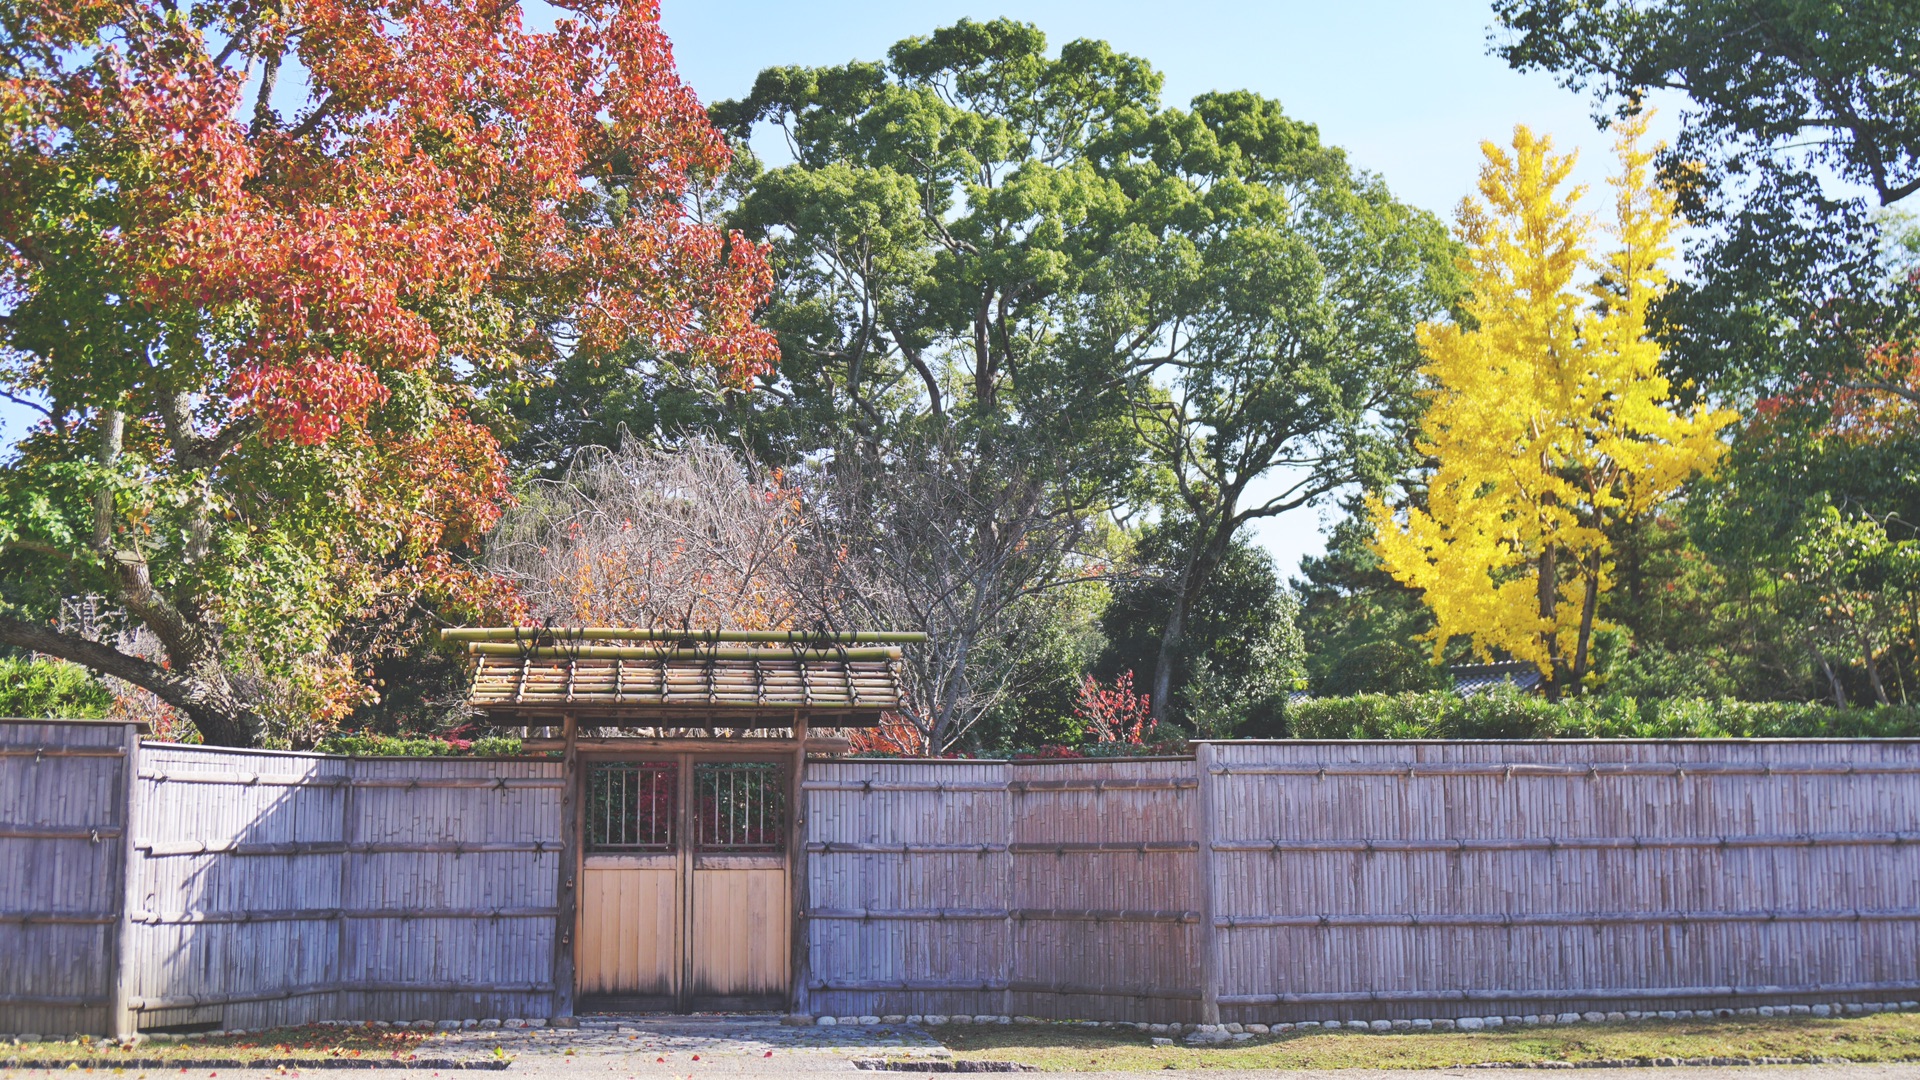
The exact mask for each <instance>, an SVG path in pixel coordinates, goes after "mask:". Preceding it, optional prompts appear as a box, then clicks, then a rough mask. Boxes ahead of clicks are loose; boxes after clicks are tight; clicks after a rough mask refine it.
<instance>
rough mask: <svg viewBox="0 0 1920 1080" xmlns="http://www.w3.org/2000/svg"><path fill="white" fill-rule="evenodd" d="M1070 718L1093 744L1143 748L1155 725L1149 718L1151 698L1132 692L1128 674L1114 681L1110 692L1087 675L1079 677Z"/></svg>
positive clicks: (1131, 678)
mask: <svg viewBox="0 0 1920 1080" xmlns="http://www.w3.org/2000/svg"><path fill="white" fill-rule="evenodd" d="M1073 715H1075V716H1077V717H1079V718H1080V722H1081V723H1082V724H1085V725H1086V732H1087V734H1088V735H1089V736H1091V737H1092V739H1093V741H1094V742H1097V743H1125V744H1127V745H1129V746H1143V745H1145V744H1146V741H1147V737H1148V736H1149V735H1152V734H1153V731H1154V728H1156V727H1158V726H1159V723H1158V722H1157V721H1155V720H1154V718H1153V699H1152V698H1151V697H1149V696H1148V695H1146V694H1142V693H1137V692H1135V691H1134V689H1133V672H1131V671H1129V672H1126V673H1125V674H1123V675H1121V676H1120V677H1119V678H1118V679H1115V680H1114V681H1113V686H1112V688H1111V689H1109V688H1107V687H1104V686H1101V685H1100V683H1099V681H1098V680H1097V679H1095V678H1094V677H1093V676H1091V675H1085V676H1082V677H1081V679H1080V694H1079V698H1078V699H1077V700H1076V701H1075V702H1074V703H1073Z"/></svg>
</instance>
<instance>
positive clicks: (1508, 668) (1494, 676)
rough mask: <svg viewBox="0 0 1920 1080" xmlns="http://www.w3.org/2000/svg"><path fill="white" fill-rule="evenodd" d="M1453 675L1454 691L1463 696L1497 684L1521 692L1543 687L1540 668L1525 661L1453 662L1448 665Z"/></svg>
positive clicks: (1482, 691)
mask: <svg viewBox="0 0 1920 1080" xmlns="http://www.w3.org/2000/svg"><path fill="white" fill-rule="evenodd" d="M1447 672H1448V673H1449V674H1451V675H1452V676H1453V691H1454V693H1456V694H1459V695H1460V696H1461V697H1474V696H1476V695H1479V694H1484V693H1486V692H1488V691H1489V690H1492V689H1493V688H1494V687H1496V686H1511V687H1513V688H1514V689H1516V690H1519V691H1521V692H1522V693H1528V694H1531V693H1536V692H1538V691H1539V689H1540V682H1541V679H1540V669H1539V668H1537V667H1535V666H1533V665H1532V664H1530V663H1528V662H1527V661H1525V660H1507V661H1502V662H1501V663H1498V664H1454V665H1452V666H1450V667H1448V668H1447Z"/></svg>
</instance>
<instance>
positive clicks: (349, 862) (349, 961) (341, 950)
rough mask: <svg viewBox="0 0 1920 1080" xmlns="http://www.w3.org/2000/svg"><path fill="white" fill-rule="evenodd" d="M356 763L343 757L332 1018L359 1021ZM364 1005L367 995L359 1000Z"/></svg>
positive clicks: (358, 828)
mask: <svg viewBox="0 0 1920 1080" xmlns="http://www.w3.org/2000/svg"><path fill="white" fill-rule="evenodd" d="M357 764H358V763H357V762H355V761H354V759H353V758H351V757H342V758H341V759H340V778H341V780H342V781H344V782H343V783H342V784H341V785H340V879H339V883H338V885H336V886H335V887H336V888H337V889H338V890H339V892H340V914H339V916H338V917H337V918H336V919H335V920H334V926H335V927H336V928H337V930H336V933H335V936H334V941H333V977H334V980H335V982H336V983H337V984H338V989H336V990H334V992H333V1019H335V1020H358V1019H361V1018H360V1017H357V1016H351V1015H349V1013H350V1011H352V1010H349V1009H348V1007H347V1002H348V1000H349V999H348V994H349V990H348V989H347V987H348V986H349V981H348V980H350V979H352V978H353V977H354V973H355V972H356V971H358V963H359V960H358V957H357V956H356V955H355V954H356V952H357V949H356V941H355V937H354V930H353V925H352V921H351V920H349V919H348V918H347V912H348V911H349V910H351V909H353V908H354V907H356V906H357V905H356V904H355V902H354V895H355V894H354V890H355V889H356V888H357V887H358V886H357V885H356V884H355V883H354V874H353V846H354V844H355V843H357V842H359V839H360V810H359V807H357V806H355V805H354V794H353V792H354V784H353V781H354V774H355V773H356V772H357V771H358V769H357ZM359 1004H361V1005H363V1006H364V998H363V999H362V1001H361V1002H360V1003H359Z"/></svg>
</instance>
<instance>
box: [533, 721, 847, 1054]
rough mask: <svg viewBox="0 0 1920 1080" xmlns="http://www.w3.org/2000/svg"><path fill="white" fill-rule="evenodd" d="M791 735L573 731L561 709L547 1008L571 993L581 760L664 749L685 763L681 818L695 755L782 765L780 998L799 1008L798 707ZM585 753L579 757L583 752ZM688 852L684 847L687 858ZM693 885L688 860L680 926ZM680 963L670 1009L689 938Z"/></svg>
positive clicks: (568, 1001) (803, 895)
mask: <svg viewBox="0 0 1920 1080" xmlns="http://www.w3.org/2000/svg"><path fill="white" fill-rule="evenodd" d="M791 726H792V731H793V735H792V737H791V738H787V739H746V738H741V739H725V738H720V739H697V738H696V739H686V738H682V739H653V738H611V739H588V740H584V741H583V740H582V739H581V738H580V729H579V718H578V717H577V715H575V714H573V713H567V714H566V715H565V717H564V719H563V724H562V738H563V740H564V743H563V760H564V763H565V764H564V769H563V776H564V778H565V779H564V785H565V786H564V787H563V788H562V791H561V803H560V805H561V815H562V836H563V840H562V844H563V850H562V852H561V857H560V881H559V889H558V892H557V894H556V896H557V899H558V903H557V905H556V907H557V908H558V916H557V921H556V925H555V927H554V938H553V940H554V957H553V1015H554V1016H556V1017H571V1016H573V1015H574V1008H575V1005H576V998H577V996H578V986H577V980H578V967H579V965H578V963H577V961H576V949H577V947H578V940H579V934H580V926H581V923H580V918H581V912H580V883H581V879H582V876H583V875H584V874H585V873H586V801H587V800H586V797H585V795H584V785H585V784H586V782H587V776H588V767H590V766H591V765H593V764H596V763H600V762H608V761H649V760H654V761H657V760H660V759H661V758H663V757H671V758H673V760H674V761H676V762H677V763H684V764H685V765H687V766H689V767H688V768H687V769H686V770H684V772H685V775H684V776H680V777H678V778H677V779H676V783H678V785H679V790H678V793H677V794H676V801H678V802H679V803H680V808H681V818H682V820H683V821H684V820H686V815H685V808H686V800H687V799H689V798H691V797H692V794H691V793H692V770H691V766H692V765H693V764H695V763H697V762H702V761H708V762H712V761H740V762H748V761H750V762H776V763H779V764H782V765H784V766H785V768H784V770H783V777H784V779H785V780H786V785H787V787H786V805H787V836H786V844H785V847H786V851H785V855H786V878H787V907H788V912H789V928H788V934H787V938H788V957H787V981H788V992H787V1004H788V1008H789V1010H790V1011H791V1012H795V1013H804V1012H805V1011H806V1008H805V1006H806V975H807V971H806V969H807V966H808V964H807V927H806V909H807V873H806V870H807V867H806V855H807V850H806V813H805V809H806V799H805V795H804V793H803V791H802V787H801V785H802V782H803V781H804V780H805V779H806V767H807V741H808V723H807V717H806V715H805V714H804V713H796V714H795V715H794V717H793V719H792V721H791ZM821 749H830V750H834V751H838V750H840V749H842V747H840V746H839V745H834V746H831V747H828V746H823V747H821ZM583 759H584V760H583ZM680 842H681V843H682V844H690V843H691V842H692V838H691V836H683V837H681V839H680ZM691 857H692V853H691V852H689V859H691ZM692 887H693V874H692V872H691V863H690V862H689V864H688V867H687V868H686V869H685V870H684V871H683V872H682V880H681V882H680V889H681V896H680V904H681V906H682V918H681V922H682V926H684V925H685V924H686V922H687V920H688V919H690V918H691V910H692V909H691V904H692V898H691V896H690V895H689V894H690V891H691V889H692ZM680 963H681V965H682V970H681V973H680V979H679V987H680V989H679V992H678V994H677V995H676V997H677V1001H676V1009H677V1010H678V1011H682V1012H684V1011H686V1010H687V1005H688V1001H689V998H690V988H691V985H692V971H691V970H690V965H691V963H692V948H691V945H690V944H687V945H683V947H682V948H681V949H680Z"/></svg>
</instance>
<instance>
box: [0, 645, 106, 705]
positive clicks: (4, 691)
mask: <svg viewBox="0 0 1920 1080" xmlns="http://www.w3.org/2000/svg"><path fill="white" fill-rule="evenodd" d="M112 707H113V693H112V691H110V690H108V689H107V688H106V686H104V685H103V684H102V683H101V682H100V680H98V679H96V678H94V677H93V673H92V672H90V671H88V670H87V669H86V668H83V667H81V666H80V665H78V664H69V663H67V662H66V661H65V660H27V659H22V658H17V657H13V658H5V659H0V716H20V717H33V718H36V719H38V718H42V717H44V718H46V719H50V720H98V719H100V718H102V717H104V716H106V715H107V710H108V709H110V708H112Z"/></svg>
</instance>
